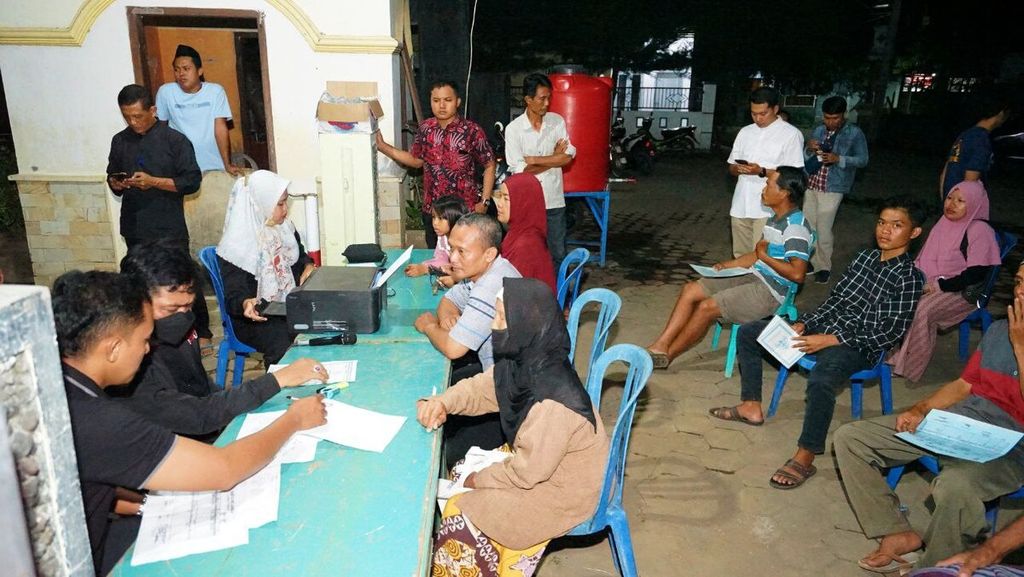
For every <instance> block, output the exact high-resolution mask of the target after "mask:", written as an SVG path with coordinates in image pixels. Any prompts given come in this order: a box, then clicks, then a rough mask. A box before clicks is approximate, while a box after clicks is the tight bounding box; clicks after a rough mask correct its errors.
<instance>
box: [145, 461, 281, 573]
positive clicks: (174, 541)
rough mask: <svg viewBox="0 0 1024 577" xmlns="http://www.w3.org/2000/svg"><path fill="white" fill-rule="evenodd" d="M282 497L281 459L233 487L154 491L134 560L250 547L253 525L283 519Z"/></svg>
mask: <svg viewBox="0 0 1024 577" xmlns="http://www.w3.org/2000/svg"><path fill="white" fill-rule="evenodd" d="M280 495H281V464H280V463H279V462H278V461H271V463H270V464H268V465H267V466H266V467H264V468H263V469H262V470H260V471H259V472H258V473H256V474H255V475H253V476H252V477H250V478H248V479H246V480H245V481H243V482H241V483H239V484H238V485H237V486H236V487H235V488H234V489H232V490H230V491H206V492H202V493H184V492H161V493H157V492H154V493H150V495H149V497H148V498H147V499H146V508H145V511H144V514H143V516H142V523H141V524H140V527H139V535H138V537H137V538H136V540H135V552H134V553H133V554H132V562H131V564H132V566H138V565H143V564H146V563H154V562H156V561H165V560H168V559H177V558H178V557H184V556H186V555H194V554H196V553H207V552H209V551H217V550H220V549H229V548H231V547H237V546H239V545H245V544H247V543H248V542H249V529H254V528H256V527H260V526H262V525H265V524H267V523H270V522H272V521H276V520H277V512H278V509H279V505H280Z"/></svg>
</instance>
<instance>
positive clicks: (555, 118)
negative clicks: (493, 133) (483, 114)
mask: <svg viewBox="0 0 1024 577" xmlns="http://www.w3.org/2000/svg"><path fill="white" fill-rule="evenodd" d="M563 138H564V139H565V141H566V142H569V133H568V132H566V130H565V120H564V119H563V118H562V117H561V116H559V115H558V114H555V113H554V112H548V113H547V114H545V115H544V118H542V119H541V125H540V131H539V132H538V131H536V130H534V129H533V125H532V124H530V119H529V118H528V117H527V116H526V113H525V112H524V113H523V114H522V115H520V116H519V117H517V118H516V119H515V120H513V121H512V122H510V123H508V127H507V128H506V129H505V160H506V161H507V162H508V167H509V169H510V170H511V171H512V172H514V173H520V172H523V171H524V170H526V160H525V157H527V156H550V155H552V154H554V152H555V144H557V143H558V141H559V140H562V139H563ZM565 153H566V154H568V155H569V156H572V157H575V156H576V147H575V146H573V145H572V143H571V142H570V143H569V147H568V148H566V149H565ZM536 176H537V180H539V181H540V186H541V188H542V189H543V190H544V208H547V209H551V208H562V207H564V206H565V189H564V188H563V186H562V169H561V168H549V169H547V170H545V171H544V172H542V173H540V174H538V175H536Z"/></svg>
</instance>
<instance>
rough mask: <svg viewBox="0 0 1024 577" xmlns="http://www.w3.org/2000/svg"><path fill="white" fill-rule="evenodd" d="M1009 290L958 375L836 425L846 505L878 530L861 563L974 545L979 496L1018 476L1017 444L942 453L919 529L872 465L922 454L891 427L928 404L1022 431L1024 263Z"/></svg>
mask: <svg viewBox="0 0 1024 577" xmlns="http://www.w3.org/2000/svg"><path fill="white" fill-rule="evenodd" d="M1013 297H1014V298H1013V306H1012V307H1008V308H1007V316H1008V317H1009V318H1008V319H1006V320H1000V321H996V322H994V323H992V326H990V327H989V329H988V331H987V332H986V333H985V336H984V337H983V338H982V340H981V344H979V345H978V349H977V350H976V351H975V352H974V355H972V356H971V358H970V360H968V361H967V366H966V367H964V370H963V373H961V375H960V378H959V379H957V380H955V381H953V382H951V383H949V384H947V385H946V386H944V387H943V388H941V389H939V390H938V391H936V392H935V393H934V394H933V395H931V396H930V397H928V398H926V399H924V400H923V401H921V402H919V403H917V404H915V405H914V406H913V407H911V408H910V410H908V411H905V412H903V413H901V414H900V415H898V416H897V415H885V416H882V417H879V418H876V419H868V420H865V421H857V422H854V423H848V424H846V425H844V426H842V427H840V428H839V429H838V430H837V431H836V435H835V443H834V447H835V453H836V463H837V464H838V465H839V471H840V472H841V473H842V475H841V476H842V478H843V484H844V486H845V487H846V494H847V495H848V496H849V499H850V506H851V507H853V511H854V513H856V514H857V520H858V521H860V525H861V528H863V529H864V534H865V535H867V536H868V537H870V538H879V537H881V542H880V543H879V546H878V548H877V549H876V550H875V551H873V552H872V553H871V554H870V555H868V556H867V557H865V558H864V559H862V560H861V562H860V566H861V567H863V568H865V569H869V570H874V571H879V572H883V571H882V570H883V569H885V568H886V567H893V566H904V567H905V566H909V565H910V564H911V559H908V558H907V557H906V554H907V553H911V552H913V551H917V550H918V549H920V548H921V546H922V545H924V546H925V547H926V549H925V553H924V556H923V558H922V559H921V564H922V565H924V566H928V565H934V564H936V563H938V562H939V561H941V560H943V559H945V558H946V557H949V556H950V555H953V554H955V553H958V552H960V551H963V550H965V549H968V548H970V547H972V546H974V545H975V544H977V543H978V542H979V541H980V540H981V539H983V538H984V535H985V533H986V532H987V530H988V522H987V521H986V520H985V502H986V501H991V500H993V499H997V498H998V497H1000V496H1002V495H1005V494H1007V493H1012V492H1013V491H1016V490H1017V489H1018V488H1020V486H1021V484H1022V483H1024V447H1022V446H1021V445H1020V444H1018V445H1017V446H1016V447H1014V448H1013V449H1012V450H1011V451H1010V452H1009V453H1007V454H1006V455H1004V456H1002V457H1000V458H998V459H994V460H992V461H989V462H987V463H975V462H973V461H964V460H960V459H954V458H951V457H941V458H940V461H941V464H942V470H941V472H940V474H939V476H938V477H936V478H935V480H934V481H933V482H932V498H933V499H934V500H935V510H934V512H933V513H932V516H931V520H930V521H929V523H928V527H927V528H926V529H925V531H924V533H923V534H921V533H918V532H916V531H914V529H913V528H912V527H911V526H910V524H909V523H908V522H907V519H906V517H905V516H904V515H903V513H902V512H901V511H899V509H898V505H899V499H898V498H896V496H895V494H894V493H893V491H892V490H891V489H889V486H888V485H887V484H886V482H885V478H884V476H883V475H882V474H881V473H880V472H879V469H886V468H889V467H895V466H897V465H903V464H906V463H910V462H911V461H915V460H917V459H918V458H919V457H921V456H923V455H928V454H929V453H928V452H927V451H925V450H924V449H921V448H920V447H917V446H915V445H912V444H910V443H907V442H906V441H903V440H901V439H899V438H897V437H896V436H895V435H894V433H896V432H897V431H909V432H914V431H915V430H916V429H917V426H918V425H919V424H920V423H921V421H922V420H924V417H925V415H927V414H928V412H929V411H931V410H932V409H943V410H947V411H950V412H953V413H957V414H960V415H964V416H967V417H970V418H972V419H976V420H979V421H982V422H985V423H990V424H992V425H997V426H999V427H1004V428H1007V429H1013V430H1015V431H1024V397H1022V392H1021V391H1022V389H1024V380H1022V379H1024V377H1022V376H1021V374H1020V370H1019V367H1020V366H1021V363H1022V361H1024V266H1022V267H1020V268H1018V269H1017V274H1016V276H1015V277H1014V288H1013ZM913 557H914V556H911V558H913ZM887 570H888V571H895V570H896V569H887Z"/></svg>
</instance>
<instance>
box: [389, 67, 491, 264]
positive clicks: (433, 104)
mask: <svg viewBox="0 0 1024 577" xmlns="http://www.w3.org/2000/svg"><path fill="white" fill-rule="evenodd" d="M461 105H462V99H461V98H459V89H458V87H457V86H456V85H455V82H453V81H450V80H444V81H441V82H437V83H435V84H434V85H433V86H431V87H430V111H431V112H433V113H434V117H433V118H428V119H427V120H424V121H423V122H422V123H421V124H420V127H419V130H418V131H417V132H416V140H415V141H414V142H413V145H412V149H411V150H410V151H408V152H406V151H404V150H402V149H400V148H395V147H394V146H391V145H390V144H388V143H387V142H384V137H383V136H381V134H380V131H378V132H377V150H379V151H381V152H382V153H383V154H384V155H385V156H387V157H388V158H390V159H392V160H394V161H396V162H400V163H402V164H404V165H405V166H408V167H410V168H423V207H422V213H423V214H422V216H423V230H424V232H426V239H427V248H434V247H436V246H437V235H436V234H434V227H433V225H432V223H431V220H432V218H433V217H432V215H431V208H432V207H433V205H434V201H435V200H437V199H439V198H441V197H442V196H447V195H449V194H452V195H455V196H458V197H459V198H461V199H462V200H463V201H464V202H465V203H466V206H468V207H470V208H472V209H473V210H474V212H477V213H481V214H482V213H485V212H487V206H488V205H489V204H490V203H491V193H492V191H493V190H494V170H495V163H494V152H493V151H492V150H491V145H490V144H488V143H487V136H486V135H485V134H484V131H483V129H482V128H480V125H478V124H477V123H475V122H473V121H472V120H467V119H465V118H462V117H461V116H459V106H461ZM477 165H479V166H482V167H483V169H484V182H483V190H482V191H481V196H482V198H481V199H480V200H479V201H477V191H476V171H475V170H474V168H475V166H477Z"/></svg>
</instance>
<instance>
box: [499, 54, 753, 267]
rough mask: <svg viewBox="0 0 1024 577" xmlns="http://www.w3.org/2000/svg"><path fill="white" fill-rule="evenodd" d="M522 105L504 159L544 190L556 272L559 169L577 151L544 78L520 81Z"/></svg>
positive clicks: (560, 231) (561, 197)
mask: <svg viewBox="0 0 1024 577" xmlns="http://www.w3.org/2000/svg"><path fill="white" fill-rule="evenodd" d="M523 101H524V102H525V103H526V112H524V113H523V114H522V115H521V116H519V117H518V118H516V119H515V120H513V121H512V122H510V123H509V125H508V128H506V129H505V159H506V160H507V161H508V166H509V168H510V169H511V170H512V172H515V173H519V172H526V173H529V174H532V175H534V176H536V177H537V180H539V181H540V185H541V188H543V189H544V208H546V209H547V217H548V219H547V220H548V237H547V244H548V252H550V253H551V260H553V261H554V262H555V270H558V266H559V265H560V264H562V259H563V258H565V191H564V189H563V187H562V167H563V166H565V165H567V164H569V162H571V161H572V159H573V157H574V156H576V147H574V146H573V145H572V143H570V142H569V133H568V132H566V129H565V120H564V119H563V118H562V117H561V116H559V115H558V114H556V113H554V112H548V106H549V105H550V104H551V80H549V79H548V77H547V76H544V75H543V74H537V73H534V74H530V75H528V76H527V77H526V78H524V79H523ZM758 194H760V192H759V193H758Z"/></svg>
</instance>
